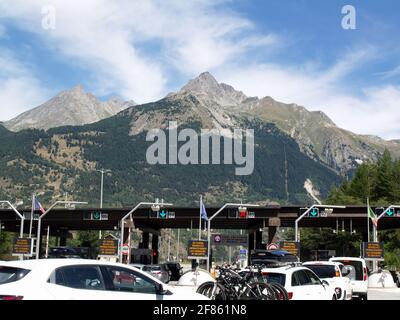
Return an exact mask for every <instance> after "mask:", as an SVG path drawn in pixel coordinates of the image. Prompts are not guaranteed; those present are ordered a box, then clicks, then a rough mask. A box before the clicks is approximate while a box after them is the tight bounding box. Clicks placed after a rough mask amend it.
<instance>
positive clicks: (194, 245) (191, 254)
mask: <svg viewBox="0 0 400 320" xmlns="http://www.w3.org/2000/svg"><path fill="white" fill-rule="evenodd" d="M207 252H208V242H207V241H203V240H190V241H189V246H188V259H202V258H203V259H204V258H207Z"/></svg>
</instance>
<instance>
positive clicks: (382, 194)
mask: <svg viewBox="0 0 400 320" xmlns="http://www.w3.org/2000/svg"><path fill="white" fill-rule="evenodd" d="M394 187H395V183H394V177H393V161H392V157H391V155H390V152H389V151H388V150H387V149H386V150H385V152H384V153H383V156H382V157H381V158H380V159H379V160H378V163H377V172H376V184H375V188H374V190H373V197H372V199H373V200H374V201H379V200H386V201H388V202H391V201H392V199H393V198H395V195H394V189H395V188H394Z"/></svg>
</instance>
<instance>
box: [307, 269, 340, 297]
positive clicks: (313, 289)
mask: <svg viewBox="0 0 400 320" xmlns="http://www.w3.org/2000/svg"><path fill="white" fill-rule="evenodd" d="M303 271H304V272H305V273H306V274H307V276H308V278H309V279H310V284H309V290H310V293H311V295H312V300H331V299H332V296H333V289H331V288H330V286H326V287H325V286H324V285H323V284H322V282H321V280H320V279H319V278H318V276H317V275H316V274H315V273H314V272H312V271H310V270H303ZM331 292H332V296H331Z"/></svg>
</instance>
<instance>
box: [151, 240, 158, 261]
mask: <svg viewBox="0 0 400 320" xmlns="http://www.w3.org/2000/svg"><path fill="white" fill-rule="evenodd" d="M151 249H152V255H153V264H157V263H158V235H156V234H153V235H152V236H151Z"/></svg>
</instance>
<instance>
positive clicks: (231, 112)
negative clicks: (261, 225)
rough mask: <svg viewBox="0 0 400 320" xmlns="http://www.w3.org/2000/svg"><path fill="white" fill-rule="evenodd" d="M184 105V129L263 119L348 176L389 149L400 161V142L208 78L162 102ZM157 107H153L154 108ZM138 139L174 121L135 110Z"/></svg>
mask: <svg viewBox="0 0 400 320" xmlns="http://www.w3.org/2000/svg"><path fill="white" fill-rule="evenodd" d="M162 101H163V102H164V103H167V104H168V105H183V106H184V108H181V109H180V113H179V114H178V115H176V114H175V115H174V119H175V120H176V119H177V118H176V117H178V120H179V121H180V122H181V123H182V122H183V123H184V122H186V121H187V120H188V119H196V120H197V121H199V122H201V124H202V125H203V127H204V128H210V127H212V128H217V129H223V128H232V127H235V126H239V125H240V120H241V119H254V118H255V119H260V120H262V121H264V122H269V123H273V124H275V125H276V126H277V127H278V128H279V129H281V130H282V131H284V132H285V133H286V134H287V135H289V136H290V137H292V138H293V139H295V140H296V142H297V143H298V144H299V146H300V149H301V150H302V152H303V153H305V154H306V155H307V156H309V157H311V158H312V159H315V160H319V161H322V162H323V163H324V164H326V165H327V166H329V167H330V168H332V169H333V170H335V171H336V172H338V173H340V174H346V173H348V172H349V171H351V170H353V169H355V168H356V167H357V166H358V165H359V164H360V163H362V162H364V161H368V160H371V161H376V160H377V158H378V157H379V155H380V154H381V153H383V151H384V149H385V148H387V149H389V151H390V152H391V153H392V154H393V155H394V156H395V157H400V143H399V141H396V140H393V141H386V140H383V139H380V138H379V137H374V136H365V135H357V134H354V133H352V132H350V131H347V130H344V129H341V128H339V127H337V126H336V125H335V123H334V122H333V121H332V120H331V119H330V118H329V117H328V116H327V115H326V114H324V113H323V112H320V111H308V110H307V109H306V108H304V107H302V106H299V105H297V104H285V103H281V102H278V101H276V100H274V99H273V98H271V97H268V96H267V97H264V98H261V99H259V98H257V97H247V96H246V95H244V94H243V92H240V91H237V90H235V89H234V88H233V87H231V86H229V85H227V84H224V83H218V82H217V80H216V79H215V78H214V77H213V76H212V75H211V74H210V73H208V72H205V73H202V74H200V76H198V77H197V78H195V79H193V80H190V81H189V82H188V84H187V85H185V86H184V87H183V88H182V89H181V90H179V91H178V92H176V93H170V94H169V95H168V96H167V97H166V98H164V99H163V100H161V102H162ZM150 105H151V104H150ZM130 113H134V114H135V117H134V121H133V122H132V127H133V130H132V133H133V134H138V133H140V132H141V131H143V130H148V129H151V128H159V127H161V128H163V127H165V126H166V121H167V120H168V115H166V114H165V113H163V112H160V110H158V111H157V110H152V108H151V107H149V108H146V107H144V108H133V110H131V111H130Z"/></svg>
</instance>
